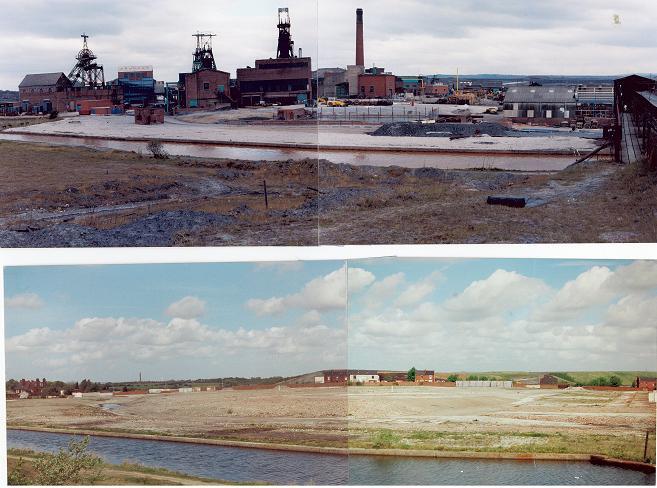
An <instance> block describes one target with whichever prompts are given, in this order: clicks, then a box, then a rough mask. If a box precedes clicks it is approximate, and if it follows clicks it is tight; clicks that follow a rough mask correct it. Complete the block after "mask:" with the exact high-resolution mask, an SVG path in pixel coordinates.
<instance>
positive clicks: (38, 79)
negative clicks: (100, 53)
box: [18, 34, 123, 113]
mask: <svg viewBox="0 0 657 488" xmlns="http://www.w3.org/2000/svg"><path fill="white" fill-rule="evenodd" d="M81 37H82V38H83V39H84V43H83V46H82V49H81V50H80V52H79V53H78V55H77V57H76V61H77V62H76V64H75V66H74V67H73V69H72V70H71V72H70V74H69V75H68V76H66V75H65V74H64V73H62V72H55V73H35V74H28V75H25V78H23V81H22V82H21V83H20V85H19V86H18V91H19V101H20V111H21V112H24V113H50V112H66V111H75V110H77V109H78V107H79V106H80V104H81V102H83V101H87V100H102V101H104V102H105V105H108V106H118V105H122V103H123V90H122V88H121V87H120V86H108V85H106V84H105V75H104V70H103V67H102V66H101V65H99V64H98V63H97V62H96V59H97V57H96V55H95V54H94V53H93V52H92V51H91V50H90V49H89V46H88V44H87V39H88V38H89V36H88V35H86V34H82V36H81Z"/></svg>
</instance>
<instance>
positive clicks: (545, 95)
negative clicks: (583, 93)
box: [504, 85, 575, 104]
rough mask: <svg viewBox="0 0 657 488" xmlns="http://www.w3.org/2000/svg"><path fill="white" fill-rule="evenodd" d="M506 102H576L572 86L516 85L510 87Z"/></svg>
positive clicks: (505, 98)
mask: <svg viewBox="0 0 657 488" xmlns="http://www.w3.org/2000/svg"><path fill="white" fill-rule="evenodd" d="M504 102H505V103H557V104H559V103H574V102H575V88H574V87H572V86H555V85H552V86H515V87H513V88H509V90H508V91H507V92H506V95H505V97H504Z"/></svg>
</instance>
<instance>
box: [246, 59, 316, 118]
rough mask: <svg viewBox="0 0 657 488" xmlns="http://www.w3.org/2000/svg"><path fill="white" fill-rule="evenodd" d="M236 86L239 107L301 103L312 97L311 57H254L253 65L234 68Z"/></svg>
mask: <svg viewBox="0 0 657 488" xmlns="http://www.w3.org/2000/svg"><path fill="white" fill-rule="evenodd" d="M237 85H238V87H239V90H240V105H242V106H253V105H258V104H260V102H265V103H278V104H281V105H294V104H297V103H299V104H301V103H303V104H305V103H307V102H308V101H309V100H310V99H311V98H312V64H311V59H310V58H301V57H298V58H281V59H258V60H256V62H255V68H249V67H247V68H240V69H238V70H237Z"/></svg>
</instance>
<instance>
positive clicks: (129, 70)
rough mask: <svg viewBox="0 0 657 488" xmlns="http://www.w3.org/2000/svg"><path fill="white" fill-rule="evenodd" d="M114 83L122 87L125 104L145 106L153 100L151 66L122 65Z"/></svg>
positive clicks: (153, 85) (153, 88)
mask: <svg viewBox="0 0 657 488" xmlns="http://www.w3.org/2000/svg"><path fill="white" fill-rule="evenodd" d="M115 84H116V85H119V86H121V87H122V89H123V101H124V103H125V104H128V105H141V106H146V105H148V104H150V103H154V102H155V78H153V67H152V66H122V67H120V68H119V72H118V78H117V80H116V83H115Z"/></svg>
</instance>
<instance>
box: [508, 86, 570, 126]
mask: <svg viewBox="0 0 657 488" xmlns="http://www.w3.org/2000/svg"><path fill="white" fill-rule="evenodd" d="M576 109H577V101H576V100H575V88H574V87H571V86H560V85H549V86H514V87H512V88H509V89H508V91H507V92H506V94H505V96H504V116H505V117H508V118H511V119H518V120H519V121H531V120H534V121H535V122H539V121H544V122H545V121H551V122H560V121H567V120H570V119H574V118H575V115H576Z"/></svg>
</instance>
